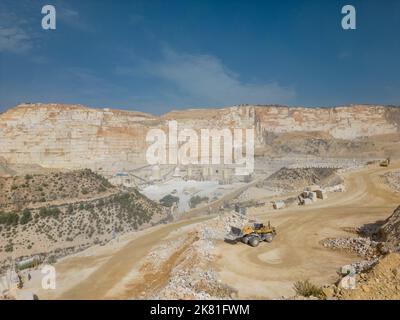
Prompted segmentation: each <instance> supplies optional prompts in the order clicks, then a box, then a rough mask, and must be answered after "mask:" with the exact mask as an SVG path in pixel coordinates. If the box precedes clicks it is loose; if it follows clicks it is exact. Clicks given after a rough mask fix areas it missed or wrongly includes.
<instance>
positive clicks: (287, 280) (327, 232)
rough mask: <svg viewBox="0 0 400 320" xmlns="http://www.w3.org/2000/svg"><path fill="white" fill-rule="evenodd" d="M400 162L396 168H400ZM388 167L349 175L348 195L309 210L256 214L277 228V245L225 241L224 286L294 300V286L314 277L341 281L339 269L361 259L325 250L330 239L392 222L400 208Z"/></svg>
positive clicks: (244, 295)
mask: <svg viewBox="0 0 400 320" xmlns="http://www.w3.org/2000/svg"><path fill="white" fill-rule="evenodd" d="M399 167H400V165H399V163H397V165H393V166H392V167H391V168H390V170H394V169H396V168H397V169H398V168H399ZM388 170H389V169H388V168H377V167H373V168H372V167H371V168H366V169H363V170H361V171H358V172H353V173H348V174H347V175H346V186H347V192H346V193H337V194H330V195H329V196H330V199H328V200H325V201H320V202H318V203H317V204H315V205H310V206H307V207H291V208H288V209H286V210H283V211H280V212H279V213H276V212H275V213H273V212H272V211H270V210H269V211H267V212H266V211H264V212H263V213H256V212H255V213H254V216H256V217H257V218H259V219H260V220H264V221H266V220H270V221H271V223H272V224H273V225H276V226H277V229H278V236H277V238H276V239H275V240H274V242H273V243H272V244H261V245H260V246H259V247H257V248H249V247H248V246H245V245H242V244H237V245H230V244H228V243H223V242H221V243H220V244H219V246H218V252H219V253H220V258H219V260H218V261H217V263H216V265H217V267H218V269H219V270H220V272H219V274H220V277H221V279H222V281H223V282H224V283H227V284H229V285H231V286H233V287H235V288H236V289H237V290H238V297H239V298H255V299H257V298H279V297H281V296H290V295H292V294H293V293H294V292H293V289H292V287H293V283H294V282H295V281H297V280H300V279H311V280H312V281H313V282H314V283H319V284H326V283H329V282H332V281H335V280H336V279H337V276H336V270H338V268H339V267H340V266H342V265H344V264H347V263H350V262H354V261H358V260H360V258H358V257H356V256H354V255H350V254H345V253H343V252H338V251H333V250H330V249H325V248H323V247H322V246H321V245H319V241H320V240H322V239H324V238H326V237H338V236H350V235H349V233H347V232H345V231H343V229H342V228H343V227H356V226H360V225H362V224H365V223H374V222H376V221H377V220H383V219H385V218H387V217H388V216H389V215H390V214H391V213H392V212H393V210H394V209H395V208H396V207H397V206H398V205H399V204H400V195H399V193H397V194H396V193H395V192H393V191H391V190H389V189H388V188H387V187H386V186H385V185H384V184H383V182H382V181H381V178H380V175H381V174H382V173H384V172H385V171H388Z"/></svg>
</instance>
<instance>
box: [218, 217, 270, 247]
mask: <svg viewBox="0 0 400 320" xmlns="http://www.w3.org/2000/svg"><path fill="white" fill-rule="evenodd" d="M275 236H276V229H275V228H274V227H271V223H270V222H268V225H267V226H265V225H264V224H263V223H258V222H255V223H253V224H250V225H246V226H244V227H243V228H242V229H240V228H237V227H231V231H230V232H229V233H228V234H227V235H226V236H225V240H227V241H229V242H234V243H237V242H238V241H241V242H243V243H244V244H248V245H250V246H252V247H257V246H258V245H259V244H260V242H262V241H266V242H272V240H273V239H274V238H275Z"/></svg>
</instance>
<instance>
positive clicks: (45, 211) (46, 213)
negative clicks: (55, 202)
mask: <svg viewBox="0 0 400 320" xmlns="http://www.w3.org/2000/svg"><path fill="white" fill-rule="evenodd" d="M60 213H61V211H60V209H59V208H57V207H50V208H45V207H43V208H40V210H39V215H40V216H41V217H42V218H46V217H53V218H58V216H59V214H60Z"/></svg>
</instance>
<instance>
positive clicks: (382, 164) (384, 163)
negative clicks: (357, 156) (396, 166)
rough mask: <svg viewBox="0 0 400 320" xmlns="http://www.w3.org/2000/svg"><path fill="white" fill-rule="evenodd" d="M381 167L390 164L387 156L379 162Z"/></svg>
mask: <svg viewBox="0 0 400 320" xmlns="http://www.w3.org/2000/svg"><path fill="white" fill-rule="evenodd" d="M379 165H380V166H381V167H389V165H390V158H387V159H385V160H383V161H381V163H380V164H379Z"/></svg>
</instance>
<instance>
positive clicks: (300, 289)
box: [293, 280, 325, 299]
mask: <svg viewBox="0 0 400 320" xmlns="http://www.w3.org/2000/svg"><path fill="white" fill-rule="evenodd" d="M293 288H294V290H295V291H296V293H297V294H298V295H300V296H303V297H311V296H313V297H317V298H320V299H323V298H324V297H325V295H324V292H323V291H322V288H321V287H318V286H316V285H315V284H313V283H311V282H310V281H309V280H305V281H297V282H295V284H294V285H293Z"/></svg>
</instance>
